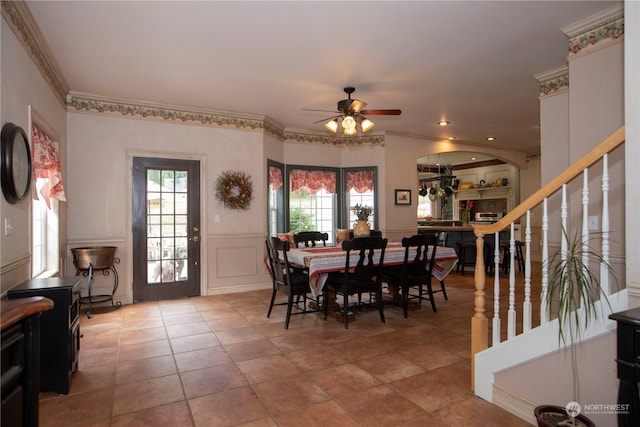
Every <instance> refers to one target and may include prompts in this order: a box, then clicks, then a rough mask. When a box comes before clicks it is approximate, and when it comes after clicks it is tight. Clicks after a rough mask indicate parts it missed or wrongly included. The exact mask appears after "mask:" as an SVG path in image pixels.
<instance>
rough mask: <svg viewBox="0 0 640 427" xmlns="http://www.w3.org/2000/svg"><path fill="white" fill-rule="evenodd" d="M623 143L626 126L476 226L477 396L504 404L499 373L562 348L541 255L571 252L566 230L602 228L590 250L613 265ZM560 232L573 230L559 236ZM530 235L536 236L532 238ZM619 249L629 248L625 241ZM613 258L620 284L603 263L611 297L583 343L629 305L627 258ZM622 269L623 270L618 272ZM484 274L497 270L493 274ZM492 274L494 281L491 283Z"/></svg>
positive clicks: (619, 226) (620, 231)
mask: <svg viewBox="0 0 640 427" xmlns="http://www.w3.org/2000/svg"><path fill="white" fill-rule="evenodd" d="M624 141H625V136H624V127H622V128H620V129H618V130H617V131H616V132H614V133H613V134H612V135H611V136H609V137H608V138H606V139H605V140H604V141H602V142H601V143H600V144H599V145H598V146H596V147H595V148H593V149H592V150H591V151H589V152H588V153H587V154H585V155H584V156H583V157H582V158H580V159H579V160H578V161H576V162H575V163H573V164H572V165H571V166H570V167H569V168H567V169H566V170H565V171H564V172H562V173H561V174H559V175H558V176H557V177H556V178H554V179H553V180H551V181H550V182H549V183H548V184H546V185H545V186H544V187H542V188H540V189H539V190H538V191H537V192H535V193H534V194H533V195H532V196H531V197H529V198H528V199H526V200H525V201H524V202H522V203H521V204H520V205H519V206H517V207H516V208H515V209H513V211H511V212H509V213H508V214H507V215H506V216H505V217H504V218H502V219H501V220H500V221H499V222H497V223H495V224H491V225H482V226H480V225H478V226H474V233H475V235H476V256H477V258H476V264H475V277H474V281H475V307H474V315H473V317H472V319H471V334H472V336H471V351H472V354H473V357H472V382H473V386H474V390H475V393H476V395H478V396H480V397H482V398H483V399H485V400H487V401H489V402H494V403H497V404H499V402H496V400H499V399H496V398H495V397H496V396H495V395H494V391H495V387H494V376H495V374H496V373H498V372H500V371H503V370H505V369H508V368H512V367H514V366H517V365H520V364H522V363H525V362H527V361H531V360H534V359H536V358H539V357H542V356H545V355H548V354H551V353H554V352H558V351H560V350H561V349H562V348H563V344H562V343H561V342H560V341H559V339H558V322H557V320H556V319H554V315H553V313H550V312H549V311H548V309H547V306H546V304H545V302H544V301H545V300H546V294H547V289H548V287H547V284H548V273H549V272H548V271H546V269H545V267H544V266H545V262H544V260H548V259H550V258H551V257H552V256H553V253H554V252H556V251H558V250H565V249H566V247H567V244H568V242H567V240H566V235H569V236H573V235H574V234H575V233H576V232H577V233H580V235H581V236H583V242H585V241H586V240H585V239H587V236H590V235H593V230H594V229H597V230H598V231H597V237H598V239H597V240H598V242H599V247H598V248H594V247H593V244H591V245H590V248H591V250H596V249H597V250H598V252H599V253H600V255H601V256H602V258H603V259H604V260H605V261H606V262H607V263H609V264H611V265H614V264H616V263H611V262H610V260H611V256H610V251H611V245H612V244H614V242H615V240H612V238H611V237H612V235H614V237H619V236H622V241H624V235H625V234H624V221H619V220H618V219H619V215H620V212H622V215H624V191H622V195H621V194H620V193H621V190H620V188H617V187H616V188H614V189H613V190H611V189H610V185H609V176H610V175H609V174H610V166H609V160H610V159H609V157H610V155H612V153H615V150H616V148H618V147H621V146H622V144H623V143H624ZM617 154H619V152H618V153H617ZM619 158H622V159H623V156H622V157H621V156H616V159H619ZM613 167H614V168H615V171H616V173H617V172H619V169H620V168H622V169H623V168H624V160H617V161H616V164H615V165H613ZM580 178H582V179H580ZM614 191H615V193H614ZM610 200H611V201H610ZM610 209H611V210H610ZM612 214H613V218H615V219H616V221H614V224H610V222H611V217H612ZM532 219H535V221H532ZM598 219H601V221H600V222H599V221H598ZM516 223H519V224H520V229H521V230H522V232H523V234H522V236H523V238H524V239H523V240H522V241H518V240H519V239H517V237H516V233H515V231H514V230H515V227H514V225H515V224H516ZM612 227H613V229H612ZM563 229H564V230H567V231H568V232H567V233H566V234H564V233H562V231H561V230H563ZM500 232H503V235H504V232H506V233H507V234H508V235H509V242H508V248H509V250H508V251H506V252H507V253H508V256H507V259H506V260H505V259H503V256H504V254H505V251H501V250H500V240H499V233H500ZM532 236H535V237H536V239H535V241H533V240H534V239H533V238H532ZM618 240H619V239H618ZM592 241H593V239H592ZM487 242H491V243H493V247H495V248H497V250H495V251H494V252H493V253H489V254H488V255H489V256H488V257H487V253H486V252H485V251H486V249H485V248H486V247H487V246H488V245H487V244H486V243H487ZM503 243H504V242H503ZM518 244H520V245H521V247H522V248H523V250H522V253H523V259H522V260H521V261H520V262H519V263H518V259H517V253H518V252H517V251H516V246H517V245H518ZM615 244H619V242H618V243H615ZM532 245H539V249H540V252H539V253H540V259H538V260H532V256H531V253H532V250H531V249H532V248H533V246H532ZM616 249H620V247H616ZM621 250H622V252H624V246H622V248H621ZM534 252H536V251H534ZM618 253H620V250H618ZM487 261H488V263H490V264H491V263H492V264H494V265H493V267H494V268H493V269H487V268H486V264H487ZM615 261H616V262H617V268H616V266H614V270H615V272H616V274H615V275H614V277H613V278H618V281H616V280H612V277H610V274H608V272H607V270H606V268H605V267H604V266H600V273H599V274H600V282H601V285H602V288H603V293H604V294H605V295H606V297H607V298H601V299H600V301H599V303H598V304H597V306H596V310H597V314H598V316H597V319H598V320H597V321H596V322H593V323H591V325H590V328H589V330H587V331H585V332H584V333H583V335H582V337H583V341H587V340H589V339H592V338H595V337H598V336H602V335H603V334H607V333H613V331H615V328H616V324H615V322H613V321H610V320H609V319H608V315H609V314H610V313H612V312H617V311H621V310H624V309H626V308H627V304H628V302H627V292H626V290H625V289H621V288H623V287H624V280H623V279H624V256H623V255H621V256H618V257H617V258H616V260H615ZM618 261H619V262H618ZM504 263H507V264H508V268H507V269H506V270H505V269H504V268H501V267H503V266H504ZM522 267H524V268H522ZM597 269H598V267H597V266H595V270H596V271H597ZM521 270H523V271H521ZM618 270H621V272H622V273H621V274H618ZM487 271H493V273H492V274H491V275H488V274H487V273H486V272H487ZM505 271H506V273H505ZM501 274H502V276H501ZM488 278H489V279H493V280H492V281H490V280H489V281H488V280H487V279H488ZM488 282H490V283H488ZM487 284H488V285H489V286H490V288H487V287H486V285H487ZM491 285H493V286H491ZM606 301H608V303H607V302H606ZM581 310H582V309H579V310H578V313H577V314H578V315H580V313H581ZM515 399H516V400H517V397H515ZM545 403H550V402H545ZM551 403H553V402H551ZM565 403H566V402H565ZM505 409H508V408H505ZM508 410H509V409H508ZM512 412H513V411H512ZM514 413H515V412H514ZM517 415H518V414H517Z"/></svg>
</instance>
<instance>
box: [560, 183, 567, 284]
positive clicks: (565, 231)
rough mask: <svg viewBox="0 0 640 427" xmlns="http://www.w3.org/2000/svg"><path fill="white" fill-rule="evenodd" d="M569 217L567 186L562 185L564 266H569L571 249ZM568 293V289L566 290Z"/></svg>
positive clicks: (561, 245) (561, 215)
mask: <svg viewBox="0 0 640 427" xmlns="http://www.w3.org/2000/svg"><path fill="white" fill-rule="evenodd" d="M568 216H569V210H568V204H567V184H563V185H562V203H561V209H560V217H561V218H562V236H561V239H560V259H561V260H562V265H567V252H568V248H569V230H568V229H567V217H568ZM565 292H566V289H565Z"/></svg>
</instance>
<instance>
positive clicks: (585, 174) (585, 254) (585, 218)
mask: <svg viewBox="0 0 640 427" xmlns="http://www.w3.org/2000/svg"><path fill="white" fill-rule="evenodd" d="M582 264H583V265H585V266H588V265H589V169H587V168H585V169H584V171H582ZM584 270H586V267H585V268H584ZM583 302H584V301H582V300H581V301H580V306H581V307H582V306H583Z"/></svg>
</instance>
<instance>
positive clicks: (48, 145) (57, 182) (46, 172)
mask: <svg viewBox="0 0 640 427" xmlns="http://www.w3.org/2000/svg"><path fill="white" fill-rule="evenodd" d="M31 141H32V148H31V149H32V151H33V178H34V182H37V181H38V178H41V179H44V180H45V183H44V185H42V187H41V188H40V195H41V196H42V198H43V199H44V201H45V203H46V204H47V207H48V208H49V209H51V199H57V200H59V201H61V202H65V201H66V200H67V198H66V196H65V194H64V187H63V186H62V171H61V168H60V156H59V154H58V143H57V142H55V141H53V140H52V139H51V138H49V136H48V135H47V134H46V133H44V132H43V131H42V130H41V129H39V128H38V127H37V126H35V125H34V126H33V134H32V136H31ZM32 197H33V199H34V200H38V199H39V198H40V197H39V196H38V189H37V188H36V186H35V185H34V186H33V187H32Z"/></svg>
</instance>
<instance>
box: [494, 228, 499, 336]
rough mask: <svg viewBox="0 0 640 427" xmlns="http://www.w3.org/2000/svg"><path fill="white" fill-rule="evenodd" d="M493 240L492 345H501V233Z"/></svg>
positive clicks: (496, 234)
mask: <svg viewBox="0 0 640 427" xmlns="http://www.w3.org/2000/svg"><path fill="white" fill-rule="evenodd" d="M493 236H494V238H493V242H494V243H493V247H494V251H493V265H494V271H493V332H492V345H497V344H499V343H500V275H499V273H498V272H499V271H500V267H499V266H498V263H499V261H500V233H499V232H498V233H495V234H494V235H493Z"/></svg>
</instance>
